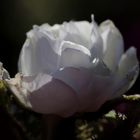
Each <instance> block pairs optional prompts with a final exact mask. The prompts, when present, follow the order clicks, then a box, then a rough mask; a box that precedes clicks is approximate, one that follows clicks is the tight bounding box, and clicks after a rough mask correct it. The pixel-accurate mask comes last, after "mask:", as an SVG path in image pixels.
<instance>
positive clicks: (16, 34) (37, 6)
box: [0, 0, 140, 93]
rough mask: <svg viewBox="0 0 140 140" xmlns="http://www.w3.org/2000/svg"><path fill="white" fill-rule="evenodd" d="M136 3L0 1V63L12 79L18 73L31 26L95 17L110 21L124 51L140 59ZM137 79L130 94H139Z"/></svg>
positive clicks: (104, 0)
mask: <svg viewBox="0 0 140 140" xmlns="http://www.w3.org/2000/svg"><path fill="white" fill-rule="evenodd" d="M139 7H140V5H139V0H116V1H115V0H11V1H10V0H1V3H0V61H2V62H3V63H4V66H5V68H6V69H7V70H8V71H9V72H10V74H11V76H12V77H13V76H14V75H15V74H16V72H17V61H18V56H19V53H20V49H21V47H22V45H23V43H24V41H25V39H26V32H27V31H29V30H30V29H31V28H32V25H34V24H38V25H40V24H42V23H45V22H48V23H49V24H51V25H53V24H55V23H62V22H63V21H69V20H88V21H90V20H91V19H90V15H91V14H92V13H93V14H94V15H95V20H96V21H97V23H101V22H102V21H103V20H106V19H111V20H113V21H114V23H115V25H116V26H117V27H118V28H119V30H120V31H121V33H122V35H123V37H124V42H125V48H128V47H129V46H135V47H137V50H138V57H139V60H140V47H139V46H140V8H139ZM139 82H140V80H139V79H138V80H137V82H136V84H135V86H134V87H133V88H132V89H131V90H130V92H131V91H132V92H135V93H140V87H139Z"/></svg>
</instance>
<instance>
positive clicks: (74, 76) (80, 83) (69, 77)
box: [53, 67, 92, 96]
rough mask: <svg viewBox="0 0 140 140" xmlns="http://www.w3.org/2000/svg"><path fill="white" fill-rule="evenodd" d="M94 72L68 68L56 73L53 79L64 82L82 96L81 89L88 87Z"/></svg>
mask: <svg viewBox="0 0 140 140" xmlns="http://www.w3.org/2000/svg"><path fill="white" fill-rule="evenodd" d="M91 73H92V71H90V70H88V69H85V68H74V67H66V68H64V69H60V70H59V71H57V72H56V73H54V75H53V77H54V78H55V79H59V80H61V81H63V82H64V83H65V84H67V85H68V86H70V87H71V88H72V89H73V90H74V91H75V92H76V93H77V94H79V96H80V91H81V87H86V86H88V84H89V82H90V79H91V78H90V77H91Z"/></svg>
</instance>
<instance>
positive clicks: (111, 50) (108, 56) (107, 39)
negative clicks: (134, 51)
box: [100, 20, 124, 71]
mask: <svg viewBox="0 0 140 140" xmlns="http://www.w3.org/2000/svg"><path fill="white" fill-rule="evenodd" d="M100 32H101V36H102V38H103V44H104V57H103V60H104V62H105V63H106V65H107V66H108V67H109V68H110V70H113V71H114V70H115V69H116V67H117V65H118V63H119V60H120V57H121V55H122V54H123V50H124V48H123V38H122V36H121V34H120V32H119V31H118V29H117V28H116V27H115V26H114V24H113V23H112V21H110V20H107V21H105V22H103V23H102V24H101V25H100Z"/></svg>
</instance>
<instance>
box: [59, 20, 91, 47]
mask: <svg viewBox="0 0 140 140" xmlns="http://www.w3.org/2000/svg"><path fill="white" fill-rule="evenodd" d="M78 25H80V26H81V27H82V26H84V25H85V24H84V21H81V22H74V21H70V22H64V23H63V24H62V26H61V28H60V35H61V39H63V40H64V41H70V42H73V43H76V44H79V45H82V46H85V47H87V48H89V41H90V38H87V36H88V32H87V35H86V37H85V34H84V35H83V29H81V30H80V27H79V28H78V27H77V26H78ZM86 26H87V25H86ZM89 28H90V27H88V26H87V30H88V31H89V30H90V29H89Z"/></svg>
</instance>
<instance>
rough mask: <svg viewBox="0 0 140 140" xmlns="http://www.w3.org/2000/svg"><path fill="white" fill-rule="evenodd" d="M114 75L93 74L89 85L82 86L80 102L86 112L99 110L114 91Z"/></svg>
mask: <svg viewBox="0 0 140 140" xmlns="http://www.w3.org/2000/svg"><path fill="white" fill-rule="evenodd" d="M113 85H114V76H113V75H110V76H101V75H96V74H93V75H92V76H91V80H90V83H89V85H88V86H87V87H82V88H81V94H80V96H79V97H80V99H79V100H80V103H81V105H80V106H81V108H80V109H81V110H80V111H82V112H83V111H84V112H95V111H97V110H98V109H99V108H100V107H101V106H102V105H103V104H104V103H105V102H106V101H107V100H109V99H110V96H111V95H112V93H113V92H114V90H113Z"/></svg>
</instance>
